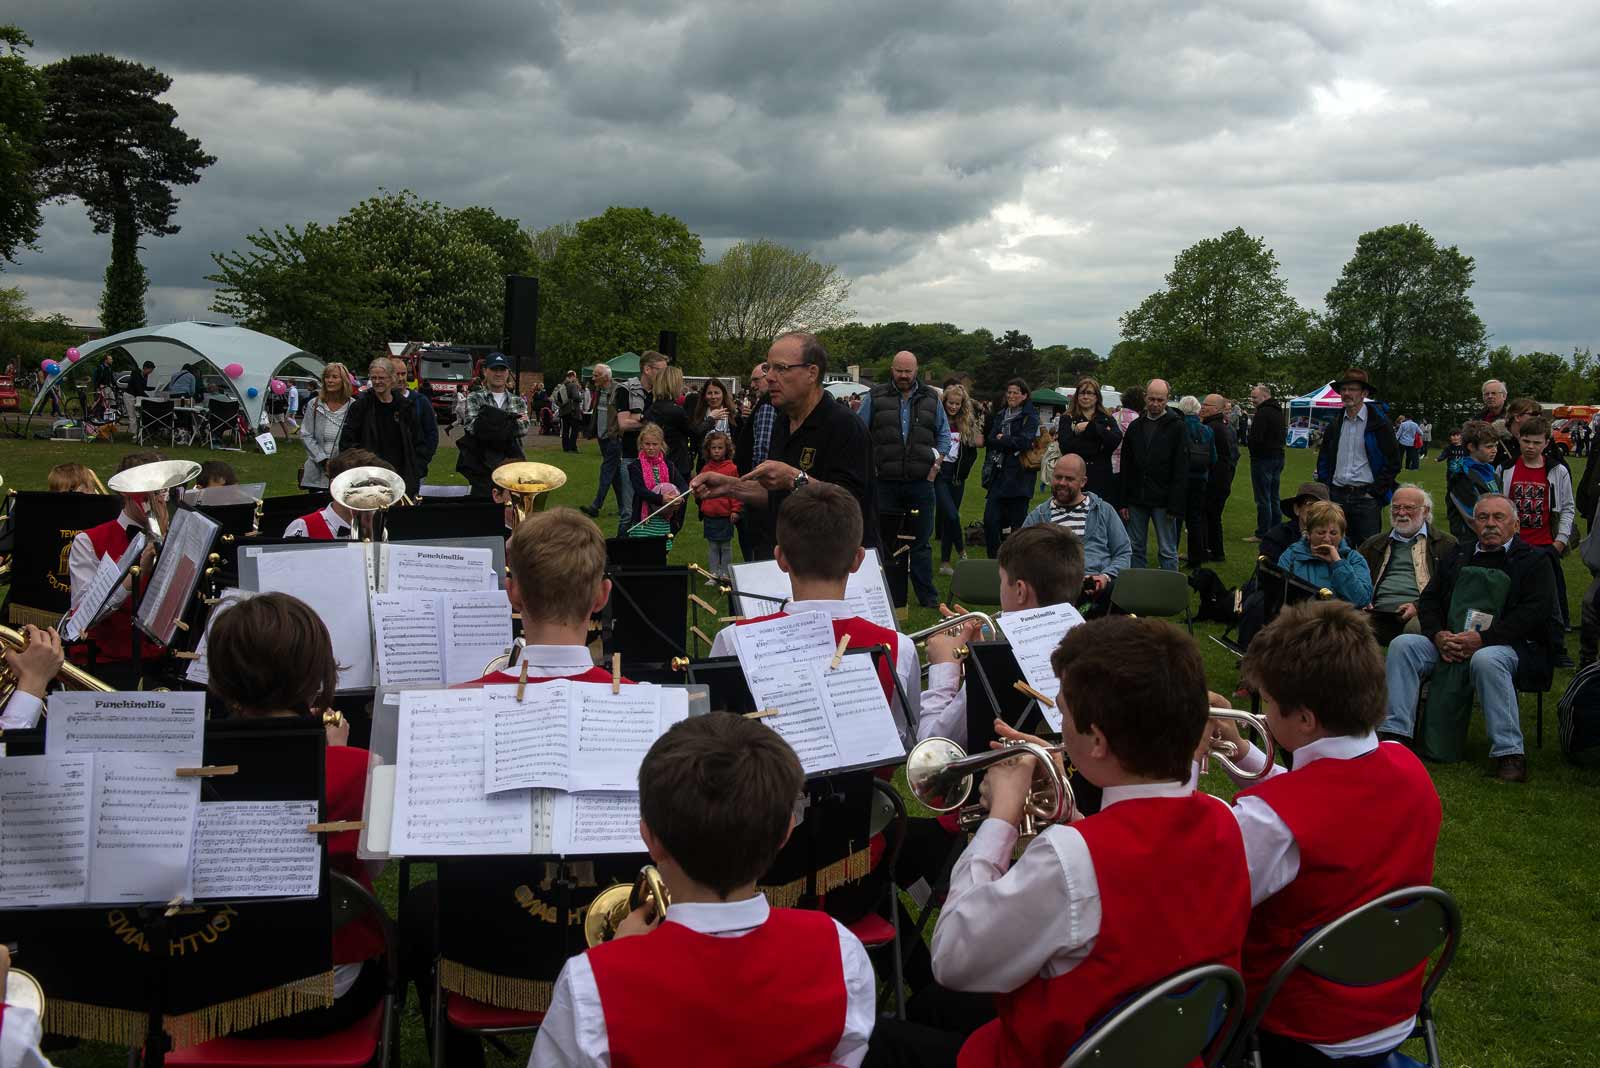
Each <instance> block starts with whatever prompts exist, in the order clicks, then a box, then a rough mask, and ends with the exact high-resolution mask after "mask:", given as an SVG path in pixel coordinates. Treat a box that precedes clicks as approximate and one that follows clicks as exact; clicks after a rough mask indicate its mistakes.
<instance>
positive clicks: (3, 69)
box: [0, 26, 44, 262]
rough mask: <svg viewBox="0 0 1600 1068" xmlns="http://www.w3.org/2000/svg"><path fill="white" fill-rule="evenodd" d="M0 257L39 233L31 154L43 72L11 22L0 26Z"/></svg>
mask: <svg viewBox="0 0 1600 1068" xmlns="http://www.w3.org/2000/svg"><path fill="white" fill-rule="evenodd" d="M0 44H4V45H5V51H4V52H3V53H0V260H11V261H12V262H15V261H16V258H17V250H18V249H19V248H24V247H27V248H31V247H33V242H34V241H35V240H37V238H38V237H39V224H40V222H41V218H40V215H39V202H40V201H41V200H42V199H43V190H41V189H40V188H39V183H38V179H37V175H36V167H37V162H36V159H35V157H36V155H37V154H38V146H39V141H40V139H41V138H43V136H44V76H43V75H42V74H41V73H40V72H39V71H38V70H37V69H35V68H34V67H32V66H30V65H29V63H28V60H27V58H26V57H25V56H23V54H22V50H23V48H25V47H28V46H30V45H32V44H33V42H32V41H31V40H29V39H28V37H27V35H25V34H24V33H23V32H22V31H21V30H19V29H18V28H17V27H15V26H0Z"/></svg>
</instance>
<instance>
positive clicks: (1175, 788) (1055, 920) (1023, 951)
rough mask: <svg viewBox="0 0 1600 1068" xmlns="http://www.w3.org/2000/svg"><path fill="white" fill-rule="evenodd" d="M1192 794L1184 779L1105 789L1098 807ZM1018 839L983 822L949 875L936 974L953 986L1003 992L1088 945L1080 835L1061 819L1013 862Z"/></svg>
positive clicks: (1094, 908) (1089, 863) (1059, 970)
mask: <svg viewBox="0 0 1600 1068" xmlns="http://www.w3.org/2000/svg"><path fill="white" fill-rule="evenodd" d="M1193 792H1194V789H1193V787H1192V786H1190V784H1188V783H1183V782H1163V783H1150V784H1142V785H1138V786H1108V787H1106V789H1105V792H1104V794H1103V795H1102V797H1101V801H1100V810H1101V811H1102V812H1104V811H1105V810H1106V809H1108V808H1110V807H1111V806H1112V805H1115V804H1118V803H1120V802H1122V801H1130V800H1133V799H1135V798H1145V797H1187V796H1189V795H1190V794H1191V793H1193ZM1223 803H1224V802H1222V801H1218V802H1217V804H1219V805H1220V804H1223ZM1016 844H1017V829H1016V828H1015V827H1013V826H1012V825H1011V824H1010V823H1008V822H1006V821H1005V820H1000V819H994V818H990V819H986V820H984V821H983V823H982V825H980V826H979V827H978V833H977V834H975V835H973V837H972V843H971V844H970V845H968V846H967V849H966V852H964V853H962V854H961V858H960V859H959V860H957V861H956V866H955V870H954V871H953V872H951V874H950V894H949V897H948V898H946V900H945V903H944V908H943V909H942V910H940V912H939V920H938V923H937V924H936V925H935V926H934V928H933V974H934V976H935V977H936V978H937V979H938V980H939V982H940V983H941V984H942V985H943V986H945V987H948V988H949V989H951V990H966V991H971V992H974V993H989V994H1003V993H1006V992H1009V991H1012V990H1016V989H1017V988H1019V987H1021V986H1022V985H1023V984H1024V983H1027V982H1028V981H1029V980H1030V979H1033V978H1035V977H1038V978H1041V979H1054V978H1055V977H1057V976H1059V975H1065V974H1066V973H1067V972H1070V971H1071V970H1072V969H1074V968H1076V967H1077V966H1078V965H1079V964H1080V963H1082V962H1083V961H1084V960H1086V959H1088V957H1089V954H1090V953H1092V952H1093V951H1094V943H1095V939H1096V938H1098V937H1099V936H1100V916H1101V913H1100V883H1099V880H1098V879H1097V878H1096V876H1095V871H1094V861H1093V860H1092V859H1091V857H1090V856H1089V845H1088V843H1087V842H1085V841H1084V839H1083V835H1081V834H1079V833H1078V832H1077V830H1075V829H1074V828H1073V827H1071V826H1069V825H1067V824H1060V823H1058V824H1055V825H1053V826H1051V827H1047V828H1045V830H1044V832H1043V833H1042V834H1040V835H1039V836H1038V837H1036V838H1035V839H1034V840H1033V841H1032V842H1030V843H1028V847H1027V848H1026V849H1024V850H1023V851H1022V856H1021V857H1019V858H1017V862H1016V864H1014V865H1013V864H1012V863H1011V851H1012V849H1013V848H1014V847H1015V846H1016ZM1008 869H1009V870H1008ZM1018 917H1026V922H1018Z"/></svg>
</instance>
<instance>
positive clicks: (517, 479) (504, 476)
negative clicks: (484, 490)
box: [490, 460, 567, 523]
mask: <svg viewBox="0 0 1600 1068" xmlns="http://www.w3.org/2000/svg"><path fill="white" fill-rule="evenodd" d="M490 478H492V479H493V480H494V484H495V485H496V486H499V487H500V488H501V489H503V490H505V491H506V492H507V493H509V494H510V495H511V508H512V512H513V514H515V516H516V519H517V522H518V523H520V522H522V521H523V520H524V519H526V518H528V516H530V515H532V514H533V513H534V512H542V511H544V509H545V505H546V504H548V503H549V498H548V497H547V496H546V494H548V493H550V492H551V491H552V490H558V489H560V488H561V487H562V486H565V485H566V484H567V473H566V472H565V471H563V470H561V468H559V467H556V466H555V465H554V464H541V463H535V462H533V461H531V460H513V461H512V462H511V463H508V464H501V465H500V466H499V467H497V468H495V469H494V474H492V475H491V476H490Z"/></svg>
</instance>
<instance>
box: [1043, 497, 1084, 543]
mask: <svg viewBox="0 0 1600 1068" xmlns="http://www.w3.org/2000/svg"><path fill="white" fill-rule="evenodd" d="M1088 521H1089V498H1087V497H1083V498H1080V499H1079V501H1078V503H1077V505H1076V506H1074V507H1072V508H1063V507H1061V505H1059V504H1057V503H1056V502H1055V501H1053V500H1052V501H1051V502H1050V522H1052V523H1054V524H1055V525H1056V526H1058V527H1066V528H1067V529H1068V530H1070V531H1072V532H1073V533H1074V534H1076V535H1077V536H1078V537H1079V539H1082V538H1083V528H1084V525H1085V524H1087V523H1088Z"/></svg>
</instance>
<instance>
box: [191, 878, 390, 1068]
mask: <svg viewBox="0 0 1600 1068" xmlns="http://www.w3.org/2000/svg"><path fill="white" fill-rule="evenodd" d="M330 874H331V875H332V876H333V886H332V888H331V890H332V895H333V908H334V917H335V922H336V923H338V922H340V921H344V922H349V920H351V919H354V918H355V917H356V916H357V915H360V914H361V913H363V912H367V911H371V912H372V913H373V914H374V915H375V916H377V917H378V923H379V925H380V926H381V927H382V928H383V962H382V966H383V969H384V990H383V1000H381V1001H380V1002H379V1003H378V1004H377V1005H375V1006H373V1009H372V1011H371V1012H369V1013H367V1015H366V1016H364V1017H362V1018H361V1019H359V1020H357V1021H356V1022H355V1023H353V1024H351V1025H350V1026H349V1027H346V1028H345V1029H344V1030H342V1031H335V1032H334V1033H333V1034H331V1035H322V1036H321V1037H318V1038H215V1039H212V1040H211V1041H210V1042H202V1043H201V1044H200V1045H198V1046H190V1047H188V1048H187V1049H180V1050H174V1051H172V1052H170V1053H168V1054H167V1056H166V1063H167V1064H169V1065H175V1066H176V1065H182V1066H183V1068H359V1066H361V1065H367V1064H376V1065H377V1066H378V1068H388V1065H389V1063H390V1061H391V1059H393V1058H394V1054H395V1051H396V1050H397V1049H398V1048H399V1045H400V1006H399V1000H398V999H399V998H400V996H401V994H402V993H403V990H404V988H403V987H402V986H401V984H400V943H399V937H398V935H396V933H395V926H394V921H392V920H391V919H390V918H389V914H388V913H387V912H385V911H384V908H383V906H382V905H381V904H379V902H378V899H377V898H376V897H374V896H372V894H371V892H369V891H368V890H366V889H365V888H364V887H362V885H361V884H360V883H358V882H356V881H355V880H354V879H352V878H350V876H348V875H346V874H344V873H343V872H337V871H336V872H332V873H330ZM367 963H368V966H369V967H370V966H372V965H373V964H374V962H372V961H368V962H367Z"/></svg>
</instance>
